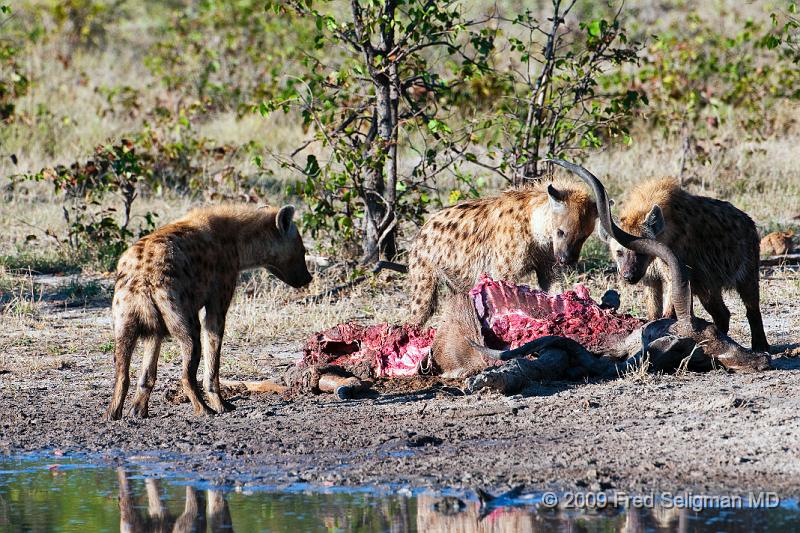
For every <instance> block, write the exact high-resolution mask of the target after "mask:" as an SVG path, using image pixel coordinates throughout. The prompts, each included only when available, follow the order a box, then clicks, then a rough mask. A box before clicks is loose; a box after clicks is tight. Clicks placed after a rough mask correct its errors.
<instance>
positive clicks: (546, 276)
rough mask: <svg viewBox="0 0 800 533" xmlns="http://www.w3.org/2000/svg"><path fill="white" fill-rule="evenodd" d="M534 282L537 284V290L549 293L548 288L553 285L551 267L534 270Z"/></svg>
mask: <svg viewBox="0 0 800 533" xmlns="http://www.w3.org/2000/svg"><path fill="white" fill-rule="evenodd" d="M536 281H537V282H538V283H539V288H540V289H542V290H543V291H544V292H550V287H551V286H552V285H553V267H552V266H543V267H540V268H537V269H536Z"/></svg>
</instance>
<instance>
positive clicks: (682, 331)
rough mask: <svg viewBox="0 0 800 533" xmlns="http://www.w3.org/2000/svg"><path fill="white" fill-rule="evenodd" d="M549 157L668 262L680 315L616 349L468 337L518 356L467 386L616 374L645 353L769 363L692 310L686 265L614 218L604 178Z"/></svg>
mask: <svg viewBox="0 0 800 533" xmlns="http://www.w3.org/2000/svg"><path fill="white" fill-rule="evenodd" d="M549 162H551V163H554V164H557V165H559V166H561V167H564V168H566V169H567V170H569V171H571V172H573V173H575V174H576V175H578V176H579V177H580V178H581V179H582V180H583V181H584V182H586V183H587V184H588V185H589V186H590V187H591V189H592V192H593V193H594V195H595V199H596V201H597V211H598V220H599V222H600V224H601V225H602V227H603V229H604V230H605V231H606V232H607V233H608V234H609V235H611V236H612V237H613V238H614V239H615V240H616V241H617V242H619V243H620V244H621V245H622V246H624V247H626V248H629V249H631V250H633V251H634V252H636V253H639V254H647V255H653V256H655V257H658V258H659V259H661V260H662V261H664V263H666V265H667V267H668V269H669V272H670V277H671V279H672V283H671V287H670V288H671V296H672V302H673V306H674V310H675V315H676V317H677V318H676V319H671V318H663V319H659V320H654V321H652V322H648V323H647V324H645V325H644V326H643V327H642V328H641V329H639V330H636V331H634V332H633V333H631V335H629V336H628V337H627V338H626V339H625V340H624V341H622V342H621V343H620V344H619V345H618V346H616V347H615V349H614V350H612V351H611V353H604V354H593V353H591V352H589V351H588V350H587V349H586V348H584V347H583V346H582V345H581V344H579V343H577V342H575V341H573V340H571V339H567V338H563V337H542V338H539V339H536V340H534V341H532V342H529V343H526V344H524V345H523V346H520V347H519V348H516V349H514V350H505V351H501V350H491V349H488V348H485V347H481V346H478V345H477V344H476V343H474V342H472V341H469V345H470V347H471V348H473V349H475V350H477V351H479V352H480V353H482V354H483V355H484V356H487V357H491V358H493V359H499V360H514V362H513V364H512V365H504V366H502V367H497V368H491V369H489V370H486V371H484V372H482V373H480V374H478V375H477V376H474V377H472V378H469V379H468V380H467V390H468V391H474V390H478V389H482V388H485V387H489V388H494V389H498V390H501V391H503V392H506V393H509V392H513V391H514V390H519V389H520V388H522V387H523V386H524V385H525V383H527V382H530V381H533V380H541V379H548V378H554V377H558V376H562V375H565V374H566V373H567V372H568V370H569V369H573V370H574V369H575V368H580V369H582V370H583V371H584V372H585V373H586V374H588V375H595V376H601V377H615V376H617V375H619V374H621V373H623V372H625V370H626V369H628V368H634V367H635V366H638V365H639V364H640V363H641V361H642V360H643V359H644V358H645V357H647V358H649V363H650V365H651V368H653V369H655V370H666V369H669V368H675V367H676V366H678V365H679V364H680V363H681V361H684V360H686V361H687V363H688V365H689V367H690V368H696V369H701V368H713V367H714V366H721V367H723V368H725V369H727V370H730V371H740V372H746V371H758V370H765V369H767V368H769V367H770V357H769V354H767V353H761V352H753V351H751V350H748V349H746V348H744V347H742V346H741V345H739V344H737V343H736V341H734V340H733V339H731V338H730V337H729V336H728V335H726V334H724V333H722V332H721V331H720V330H719V329H717V327H716V326H715V325H714V324H712V323H710V322H707V321H706V320H703V319H701V318H698V317H695V316H693V313H692V293H691V290H690V287H689V279H688V276H687V273H686V267H685V266H684V265H683V264H682V263H681V262H680V261H679V260H678V258H677V257H676V256H675V254H674V253H672V251H671V250H670V249H669V248H668V247H667V246H665V245H664V244H662V243H660V242H658V241H656V240H653V239H650V238H647V237H637V236H634V235H631V234H629V233H627V232H625V231H623V230H622V229H620V228H619V227H618V226H617V225H616V224H615V223H614V221H613V220H612V218H611V209H610V203H609V200H608V197H607V195H606V191H605V187H603V184H602V183H601V182H600V180H599V179H597V178H596V177H595V176H594V175H593V174H592V173H591V172H589V171H588V170H586V169H585V168H583V167H581V166H579V165H575V164H573V163H569V162H567V161H563V160H559V159H553V160H549ZM533 353H538V354H539V358H538V359H537V360H533V361H531V360H527V359H519V357H521V356H525V355H530V354H533ZM597 355H604V356H608V357H597ZM687 358H688V359H687Z"/></svg>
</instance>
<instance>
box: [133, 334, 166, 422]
mask: <svg viewBox="0 0 800 533" xmlns="http://www.w3.org/2000/svg"><path fill="white" fill-rule="evenodd" d="M162 340H163V337H162V336H161V335H153V336H150V337H145V338H144V358H143V359H142V368H141V370H140V371H139V381H138V383H137V386H136V395H135V396H134V397H133V405H132V406H131V414H132V415H134V416H137V417H139V418H147V404H148V402H149V400H150V393H151V392H153V387H155V384H156V373H157V369H158V354H159V353H160V352H161V342H162Z"/></svg>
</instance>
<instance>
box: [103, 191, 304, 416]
mask: <svg viewBox="0 0 800 533" xmlns="http://www.w3.org/2000/svg"><path fill="white" fill-rule="evenodd" d="M293 216H294V207H293V206H285V207H283V208H281V209H280V210H278V209H274V208H255V207H245V206H216V207H208V208H204V209H197V210H194V211H191V212H190V213H189V214H188V215H186V217H184V218H182V219H180V220H178V221H176V222H173V223H171V224H168V225H166V226H164V227H162V228H160V229H158V230H156V231H155V232H153V233H151V234H150V235H148V236H146V237H143V238H142V239H140V240H139V241H138V242H137V243H136V244H134V245H133V246H131V247H130V248H129V249H128V250H127V251H126V252H125V253H124V254H123V255H122V257H121V258H120V260H119V263H118V265H117V282H116V285H115V287H114V299H113V302H112V306H111V310H112V316H113V319H114V342H115V347H114V366H115V383H114V395H113V398H112V400H111V405H110V406H109V407H108V412H107V417H108V418H109V419H112V420H116V419H119V418H120V417H121V416H122V406H123V403H124V401H125V395H126V394H127V392H128V385H129V377H128V372H129V368H130V363H131V356H132V354H133V351H134V350H135V348H136V343H137V340H138V339H139V338H141V339H143V341H144V360H143V361H142V368H141V372H140V375H139V382H138V385H137V389H136V395H135V397H134V399H133V407H132V409H131V411H132V413H133V414H135V415H136V416H140V417H146V416H147V402H148V400H149V398H150V393H151V391H152V390H153V386H154V385H155V381H156V367H157V365H158V354H159V351H160V348H161V342H162V340H163V339H164V337H166V336H167V335H171V336H172V337H173V338H174V339H175V340H176V341H177V342H178V344H179V345H180V348H181V352H182V355H183V375H182V379H181V382H182V385H183V390H184V392H185V394H186V396H187V397H188V398H189V400H190V401H191V402H192V405H193V407H194V410H195V412H196V413H197V414H212V413H213V412H214V411H216V412H217V413H222V412H224V411H227V410H229V408H230V406H229V405H228V404H227V402H225V401H224V400H223V399H222V397H221V396H220V384H219V363H220V348H221V344H222V335H223V332H224V329H225V316H226V314H227V312H228V306H229V305H230V303H231V299H232V297H233V292H234V289H235V287H236V280H237V277H238V275H239V272H241V271H242V270H246V269H250V268H256V267H266V268H267V270H269V271H270V272H272V273H273V274H274V275H275V276H277V277H278V278H279V279H280V280H281V281H283V282H285V283H287V284H289V285H291V286H292V287H296V288H299V287H303V286H304V285H307V284H308V283H309V282H310V281H311V274H310V273H309V272H308V269H307V268H306V263H305V247H304V246H303V240H302V238H301V236H300V233H299V232H298V230H297V226H296V225H295V224H294V222H292V218H293ZM201 309H205V317H204V319H203V329H204V330H205V338H204V342H203V344H204V345H205V348H204V349H203V351H205V376H204V383H203V384H204V387H205V389H206V394H207V397H208V402H209V404H210V406H211V408H209V406H208V405H206V403H205V402H204V401H203V399H202V397H201V395H200V392H199V388H198V386H197V369H198V366H199V364H200V355H201V340H200V330H201V327H200V318H199V313H200V310H201ZM212 409H213V411H212Z"/></svg>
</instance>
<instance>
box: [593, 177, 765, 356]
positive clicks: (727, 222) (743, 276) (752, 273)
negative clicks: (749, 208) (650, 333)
mask: <svg viewBox="0 0 800 533" xmlns="http://www.w3.org/2000/svg"><path fill="white" fill-rule="evenodd" d="M620 227H621V228H622V229H624V230H625V231H627V232H628V233H632V234H634V235H637V236H644V237H649V238H652V239H656V240H659V241H661V242H663V243H664V244H666V245H667V246H669V247H670V248H671V249H672V251H673V252H674V253H675V255H676V256H677V257H678V259H680V260H681V261H682V262H683V263H684V264H685V265H686V266H687V267H688V270H689V280H690V285H691V289H692V293H693V294H694V295H696V296H697V298H698V300H700V303H701V304H702V305H703V307H704V308H705V309H706V311H708V313H709V314H710V315H711V318H712V319H713V320H714V324H715V325H716V326H717V328H719V330H720V331H722V332H723V333H727V332H728V328H729V325H730V316H731V314H730V311H728V308H727V307H726V306H725V302H724V301H723V299H722V291H723V289H736V291H737V292H738V293H739V296H740V297H741V298H742V301H743V302H744V306H745V308H746V310H747V320H748V322H749V323H750V334H751V337H752V346H753V350H757V351H768V350H769V344H768V343H767V337H766V335H765V334H764V325H763V323H762V320H761V310H760V308H759V289H758V262H759V240H758V233H757V232H756V226H755V223H754V222H753V220H752V219H751V218H750V217H749V216H747V214H746V213H744V212H742V211H740V210H739V209H737V208H735V207H734V206H732V205H731V204H729V203H728V202H723V201H721V200H716V199H714V198H708V197H705V196H696V195H693V194H689V193H688V192H686V191H684V190H683V189H681V188H680V186H679V185H678V182H677V181H676V180H675V179H673V178H663V179H656V180H650V181H647V182H645V183H642V184H641V185H639V186H637V187H636V188H634V189H633V190H632V191H631V192H630V194H629V195H628V199H627V201H626V202H625V204H624V205H623V206H622V209H621V211H620ZM601 236H602V237H603V238H604V239H606V240H609V239H608V236H607V235H601ZM609 241H610V242H609V244H610V249H611V255H612V256H613V258H614V259H615V261H616V262H617V270H618V271H619V274H620V276H621V277H622V279H624V280H625V281H626V282H628V283H637V282H639V281H642V282H643V283H644V284H645V286H646V295H647V314H648V318H650V319H651V320H653V319H656V318H661V317H662V316H669V315H671V314H672V305H671V303H670V301H669V294H670V291H669V275H668V269H667V268H666V265H665V264H664V263H663V261H661V260H659V259H655V258H653V257H651V256H642V255H639V254H636V253H634V252H633V251H631V250H629V249H627V248H623V247H622V246H620V245H619V244H618V243H617V242H616V241H614V240H609Z"/></svg>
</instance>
